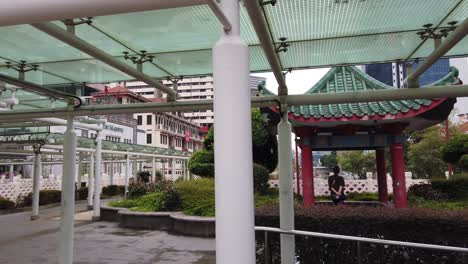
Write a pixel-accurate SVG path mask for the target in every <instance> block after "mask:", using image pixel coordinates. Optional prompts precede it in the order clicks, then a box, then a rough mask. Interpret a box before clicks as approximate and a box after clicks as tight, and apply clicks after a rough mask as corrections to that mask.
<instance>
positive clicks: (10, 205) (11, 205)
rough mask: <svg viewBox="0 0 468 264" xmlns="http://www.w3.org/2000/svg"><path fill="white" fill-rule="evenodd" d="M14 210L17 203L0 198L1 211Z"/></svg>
mask: <svg viewBox="0 0 468 264" xmlns="http://www.w3.org/2000/svg"><path fill="white" fill-rule="evenodd" d="M13 208H15V202H12V201H10V200H8V199H6V198H4V197H2V196H0V210H6V209H13Z"/></svg>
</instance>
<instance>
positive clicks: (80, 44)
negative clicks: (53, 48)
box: [31, 22, 177, 101]
mask: <svg viewBox="0 0 468 264" xmlns="http://www.w3.org/2000/svg"><path fill="white" fill-rule="evenodd" d="M31 25H32V26H33V27H35V28H37V29H39V30H41V31H43V32H44V33H47V34H49V35H50V36H52V37H55V38H56V39H58V40H60V41H62V42H64V43H66V44H68V45H70V46H72V47H74V48H76V49H78V50H80V51H82V52H84V53H86V54H88V55H90V56H91V57H94V58H96V59H98V60H100V61H102V62H104V63H106V64H107V65H109V66H112V67H114V68H115V69H118V70H120V71H121V72H123V73H125V74H127V75H129V76H132V77H133V78H135V79H137V80H139V81H142V82H145V83H146V84H148V85H150V86H153V87H155V88H157V89H159V90H161V91H163V92H165V93H167V94H168V100H169V101H175V100H176V96H177V92H176V91H174V90H173V89H171V88H169V87H167V86H165V85H163V84H162V83H161V82H160V81H159V80H156V79H154V78H152V77H150V76H148V75H146V74H144V73H142V72H140V71H138V70H137V69H135V68H133V67H131V66H129V65H127V64H126V63H124V62H122V61H119V60H118V59H116V58H114V57H112V56H111V55H109V54H107V53H106V52H104V51H102V50H100V49H98V48H96V47H95V46H93V45H91V44H89V43H88V42H86V41H84V40H83V39H81V38H79V37H77V36H75V35H73V34H70V33H69V32H67V31H66V30H63V29H61V28H60V27H59V26H56V25H54V24H53V23H51V22H46V23H38V24H31Z"/></svg>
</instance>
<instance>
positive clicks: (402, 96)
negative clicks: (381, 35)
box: [0, 85, 468, 122]
mask: <svg viewBox="0 0 468 264" xmlns="http://www.w3.org/2000/svg"><path fill="white" fill-rule="evenodd" d="M464 96H468V85H449V86H437V87H425V88H422V89H389V90H379V91H365V92H344V93H331V94H311V95H288V96H286V98H285V99H286V103H287V104H288V105H290V106H293V105H326V104H346V103H361V102H381V101H392V100H409V99H433V98H455V97H464ZM279 99H280V97H279V96H265V97H253V98H252V107H271V106H277V105H278V103H279ZM210 109H213V100H211V99H209V100H193V101H183V102H168V103H135V104H120V105H93V106H82V107H79V108H76V109H75V110H74V111H73V113H72V114H73V115H74V116H93V115H111V114H130V113H157V112H174V111H177V112H184V111H195V110H210ZM68 112H69V110H68V109H67V108H55V109H38V110H16V111H14V112H0V121H1V122H15V121H16V120H23V121H24V120H28V119H32V118H39V117H65V116H66V115H67V114H68Z"/></svg>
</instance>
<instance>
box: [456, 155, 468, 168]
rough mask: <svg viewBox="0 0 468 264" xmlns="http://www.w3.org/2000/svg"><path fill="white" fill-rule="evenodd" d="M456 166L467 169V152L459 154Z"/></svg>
mask: <svg viewBox="0 0 468 264" xmlns="http://www.w3.org/2000/svg"><path fill="white" fill-rule="evenodd" d="M458 166H459V167H460V168H461V169H462V170H464V171H468V154H465V155H463V156H461V158H460V160H459V161H458Z"/></svg>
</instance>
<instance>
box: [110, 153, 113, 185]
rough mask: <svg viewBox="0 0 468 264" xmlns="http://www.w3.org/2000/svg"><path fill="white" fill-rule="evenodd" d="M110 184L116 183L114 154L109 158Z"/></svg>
mask: <svg viewBox="0 0 468 264" xmlns="http://www.w3.org/2000/svg"><path fill="white" fill-rule="evenodd" d="M109 185H114V163H113V162H112V155H111V158H110V160H109Z"/></svg>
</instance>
